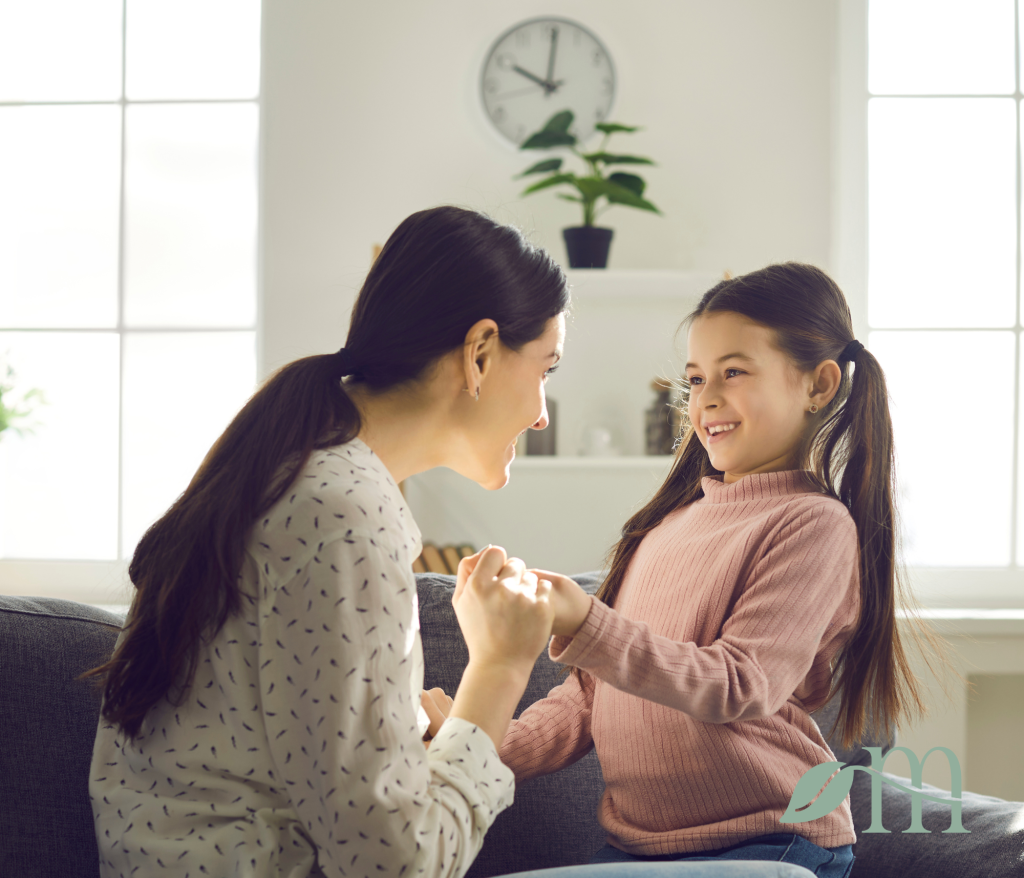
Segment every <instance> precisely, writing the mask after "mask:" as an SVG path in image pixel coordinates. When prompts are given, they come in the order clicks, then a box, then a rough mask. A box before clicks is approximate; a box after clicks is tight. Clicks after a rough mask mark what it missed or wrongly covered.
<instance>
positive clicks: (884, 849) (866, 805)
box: [850, 771, 1024, 878]
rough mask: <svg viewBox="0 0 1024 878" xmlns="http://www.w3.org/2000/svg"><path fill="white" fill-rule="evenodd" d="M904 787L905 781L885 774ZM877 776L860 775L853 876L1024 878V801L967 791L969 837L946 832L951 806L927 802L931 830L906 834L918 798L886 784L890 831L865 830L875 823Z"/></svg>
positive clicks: (885, 817)
mask: <svg viewBox="0 0 1024 878" xmlns="http://www.w3.org/2000/svg"><path fill="white" fill-rule="evenodd" d="M884 776H885V777H887V778H891V779H892V780H894V781H896V782H897V783H899V784H902V785H903V786H910V780H909V779H908V778H905V777H898V776H896V775H892V774H889V773H888V772H885V773H884ZM871 781H872V779H871V777H870V776H869V775H868V773H867V772H865V771H858V772H856V773H855V776H854V780H853V789H852V790H851V791H850V802H851V804H852V808H853V824H854V826H855V827H856V829H857V844H856V845H854V848H853V853H854V856H856V858H857V859H856V861H855V862H854V864H853V873H852V875H851V878H917V876H921V878H1022V876H1024V802H1007V801H1004V800H1003V799H996V798H993V797H992V796H979V795H977V794H976V793H967V792H965V793H963V795H962V796H961V802H962V810H961V823H962V824H963V827H964V829H966V830H967V831H968V833H969V834H963V833H946V832H943V830H946V829H949V828H950V807H949V805H944V804H942V803H940V802H929V801H924V802H923V803H922V807H921V824H922V826H924V828H925V829H927V830H928V831H927V832H926V833H921V832H909V833H908V832H905V831H904V830H906V829H907V828H908V827H909V826H910V818H911V801H912V798H913V796H912V795H911V794H910V793H908V792H905V791H903V790H901V789H897V788H895V787H892V786H890V785H889V784H887V783H880V784H879V785H880V786H881V788H882V825H883V826H884V827H885V828H886V829H887V830H889V832H888V833H876V832H865V831H864V830H865V829H867V828H868V827H869V826H870V825H871ZM922 789H923V790H924V791H925V792H926V793H928V794H930V795H933V796H943V797H948V796H949V795H950V794H949V792H947V791H944V790H940V789H939V788H938V787H933V786H931V785H930V784H923V785H922Z"/></svg>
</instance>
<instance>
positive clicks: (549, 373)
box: [544, 366, 558, 378]
mask: <svg viewBox="0 0 1024 878" xmlns="http://www.w3.org/2000/svg"><path fill="white" fill-rule="evenodd" d="M557 371H558V366H552V367H551V368H550V369H548V370H547V372H545V373H544V377H545V378H547V377H548V376H549V375H554V374H555V372H557Z"/></svg>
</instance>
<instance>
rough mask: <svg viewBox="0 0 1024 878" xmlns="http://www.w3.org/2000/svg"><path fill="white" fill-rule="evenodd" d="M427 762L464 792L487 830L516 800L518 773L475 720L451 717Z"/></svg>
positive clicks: (439, 733) (439, 730)
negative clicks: (516, 778)
mask: <svg viewBox="0 0 1024 878" xmlns="http://www.w3.org/2000/svg"><path fill="white" fill-rule="evenodd" d="M427 761H428V763H429V765H430V770H431V771H432V772H433V773H434V775H436V776H439V777H441V778H443V779H444V781H445V782H446V783H448V784H450V785H451V786H453V787H456V788H458V789H459V790H460V791H461V792H462V794H463V796H465V798H466V799H467V801H469V803H470V804H471V805H472V810H473V814H474V817H475V819H476V822H477V825H478V826H479V828H480V829H481V830H482V831H483V832H486V831H487V829H488V828H490V825H491V823H492V822H493V821H494V818H495V817H497V816H498V814H500V813H501V812H502V811H504V810H505V809H506V808H508V807H509V806H510V805H511V804H512V802H513V799H514V797H515V775H514V774H513V773H512V769H510V768H509V767H508V766H507V765H505V763H504V762H502V761H501V757H500V756H499V755H498V751H497V749H495V746H494V742H493V741H492V740H491V739H490V737H489V736H488V735H487V733H486V732H484V731H483V730H482V729H481V728H480V727H479V726H477V725H475V724H474V723H471V722H468V721H467V720H464V719H462V718H461V717H448V718H447V719H446V720H445V721H444V723H442V725H441V728H439V729H438V730H437V734H436V735H435V736H434V738H433V740H432V741H431V742H430V749H429V750H428V751H427Z"/></svg>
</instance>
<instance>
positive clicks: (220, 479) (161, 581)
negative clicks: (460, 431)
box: [80, 206, 569, 740]
mask: <svg viewBox="0 0 1024 878" xmlns="http://www.w3.org/2000/svg"><path fill="white" fill-rule="evenodd" d="M568 303H569V298H568V288H567V285H566V280H565V275H564V274H563V273H562V271H561V269H560V268H559V267H558V266H557V265H556V264H555V263H554V261H553V260H552V259H551V257H550V256H548V255H547V253H545V252H544V251H543V250H541V249H540V248H538V247H535V246H533V245H532V244H530V243H529V242H527V241H526V240H525V238H524V237H523V235H522V233H521V232H519V231H518V230H517V229H515V228H512V227H509V226H504V225H501V224H499V223H497V222H495V221H494V220H492V219H490V218H489V217H487V216H484V215H483V214H479V213H477V212H475V211H471V210H464V209H462V208H458V207H451V206H443V207H437V208H432V209H430V210H423V211H419V212H418V213H415V214H413V215H412V216H410V217H408V218H406V219H405V220H404V221H403V222H402V223H401V224H400V225H399V226H398V228H397V229H395V231H394V232H393V233H392V235H391V236H390V237H389V238H388V241H387V243H386V244H385V245H384V248H383V250H382V251H381V253H380V255H379V256H378V257H377V259H376V261H375V262H374V264H373V266H372V268H371V269H370V272H369V274H368V275H367V278H366V281H365V282H364V284H363V287H362V289H361V290H360V292H359V296H358V297H357V299H356V302H355V305H354V307H353V310H352V320H351V325H350V327H349V333H348V340H347V342H346V346H345V347H343V348H342V349H341V350H339V351H338V352H337V353H335V354H328V355H318V356H311V357H305V358H304V359H301V360H296V361H295V362H293V363H289V364H288V365H286V366H284V367H282V368H281V369H280V370H278V371H277V372H276V373H275V374H274V375H273V376H272V377H271V378H270V379H269V380H268V381H267V382H266V383H265V384H264V386H263V387H262V388H261V389H260V390H259V391H258V392H257V393H256V394H254V395H253V397H252V398H251V399H250V400H249V401H248V402H247V403H246V405H245V406H244V407H243V408H242V410H241V411H240V412H239V413H238V414H237V415H236V416H235V418H234V420H232V422H231V424H230V425H229V426H228V428H227V429H226V430H225V431H224V433H223V435H221V437H220V438H219V439H218V440H217V441H216V443H214V445H213V447H212V448H211V449H210V451H209V453H208V454H207V455H206V458H205V459H204V460H203V462H202V464H201V465H200V467H199V469H198V471H197V472H196V474H195V476H194V477H193V478H192V481H191V482H190V483H189V485H188V487H187V488H186V489H185V491H184V493H182V495H181V496H180V497H179V498H178V499H177V500H176V501H175V502H174V504H173V505H172V506H171V507H170V509H168V510H167V512H166V513H164V515H163V516H162V517H161V518H160V519H159V520H158V521H157V522H156V523H155V524H153V525H152V526H151V527H150V528H149V530H148V531H146V533H145V535H144V536H143V537H142V539H141V540H140V541H139V544H138V546H137V547H136V549H135V554H134V556H133V558H132V561H131V565H130V566H129V568H128V573H129V576H130V577H131V581H132V583H133V584H134V586H135V589H136V591H135V595H134V599H133V600H132V604H131V608H130V610H129V612H128V619H127V622H126V624H125V627H124V631H123V633H122V635H121V638H120V639H119V642H118V646H117V648H116V649H115V651H114V655H113V656H112V657H111V659H110V661H108V662H107V663H106V664H103V665H100V666H99V667H97V668H93V669H92V670H90V671H87V672H86V673H84V674H83V675H82V678H93V679H94V680H95V682H96V684H97V685H98V686H99V687H101V688H102V690H103V695H104V699H103V708H102V713H103V717H104V718H105V719H106V720H108V721H110V722H112V723H115V724H116V725H117V726H119V727H120V728H121V730H122V731H123V732H124V733H125V734H126V735H127V736H128V737H129V738H131V739H133V740H134V739H135V738H136V737H137V736H138V735H139V734H140V730H141V728H142V723H143V720H144V718H145V716H146V713H147V712H148V711H149V709H150V708H151V707H153V706H154V705H156V704H157V703H158V702H159V701H160V700H161V699H163V698H165V697H166V698H167V699H168V700H169V701H171V703H172V704H179V703H181V702H180V700H179V699H180V698H182V697H184V694H185V691H186V690H187V689H188V687H189V686H190V685H191V684H192V681H193V680H194V678H195V672H196V668H197V665H198V662H199V657H200V655H199V647H200V644H201V641H203V640H204V639H205V640H206V641H207V642H209V640H211V639H212V638H213V637H214V636H215V635H216V634H217V632H218V631H220V629H221V627H222V626H223V625H224V623H225V622H226V621H227V619H228V618H229V617H230V616H231V615H232V614H234V613H237V612H239V611H240V609H241V607H242V600H243V597H242V593H241V591H240V590H239V585H238V578H239V574H240V571H241V568H242V561H243V557H244V552H245V543H246V540H247V538H248V534H249V532H250V530H251V528H252V526H253V525H254V524H255V523H256V522H257V521H258V520H259V518H260V516H262V515H264V514H265V513H266V512H267V511H268V510H269V509H270V508H271V507H272V506H273V505H274V504H275V503H276V502H277V501H278V500H279V499H280V498H281V497H282V496H283V495H284V493H285V492H286V491H287V490H288V487H289V485H290V484H291V483H292V481H294V479H295V478H296V477H297V475H298V474H299V472H300V471H301V470H302V468H303V467H304V466H305V465H306V462H307V461H308V459H309V456H310V454H311V453H312V452H313V451H314V450H315V449H321V448H330V447H332V446H335V445H341V444H343V443H345V442H349V441H351V440H352V439H353V438H355V437H356V436H358V435H359V432H360V430H361V428H362V423H361V418H360V414H359V410H358V409H357V408H356V406H355V404H354V403H353V401H352V400H351V398H350V397H349V395H348V393H347V392H346V389H345V388H346V384H345V383H344V382H343V381H342V380H341V379H342V377H343V376H349V377H348V379H347V380H348V381H349V382H355V383H360V384H361V385H363V386H364V387H365V388H366V389H367V391H369V392H371V393H376V392H383V391H387V390H389V389H391V388H394V387H397V386H399V385H403V384H407V383H409V382H413V381H416V380H418V379H420V378H422V377H423V376H424V375H425V374H426V373H427V372H428V370H429V368H430V367H431V366H432V365H433V364H434V363H436V362H437V361H438V360H439V359H440V358H441V357H443V356H444V355H446V354H448V353H450V352H451V351H453V350H456V349H458V348H460V347H461V345H462V344H463V343H464V340H465V336H466V333H467V332H468V331H469V329H470V327H471V326H473V325H474V324H475V323H476V322H477V321H479V320H481V319H484V318H491V319H493V320H494V321H495V322H496V323H497V324H498V326H499V328H500V333H501V343H502V344H503V345H504V346H505V347H507V348H510V349H512V350H519V349H520V348H521V347H522V346H523V345H525V344H527V343H528V342H531V341H533V340H534V339H536V338H539V337H540V336H541V335H542V334H543V332H544V331H545V329H546V328H547V325H548V322H549V321H550V320H551V319H552V318H553V317H555V316H557V315H558V314H560V313H562V312H563V311H565V310H566V308H567V307H568ZM80 679H81V678H80Z"/></svg>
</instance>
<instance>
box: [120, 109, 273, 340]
mask: <svg viewBox="0 0 1024 878" xmlns="http://www.w3.org/2000/svg"><path fill="white" fill-rule="evenodd" d="M257 121H258V116H257V108H256V106H255V105H254V104H182V105H171V104H162V105H152V106H151V105H144V106H138V105H136V106H129V107H128V109H127V111H126V119H125V125H126V126H127V128H126V132H125V135H126V147H125V152H126V155H125V322H126V324H127V325H128V326H158V327H159V326H175V327H180V326H252V325H253V324H254V323H255V321H256V146H257V143H256V141H257Z"/></svg>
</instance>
